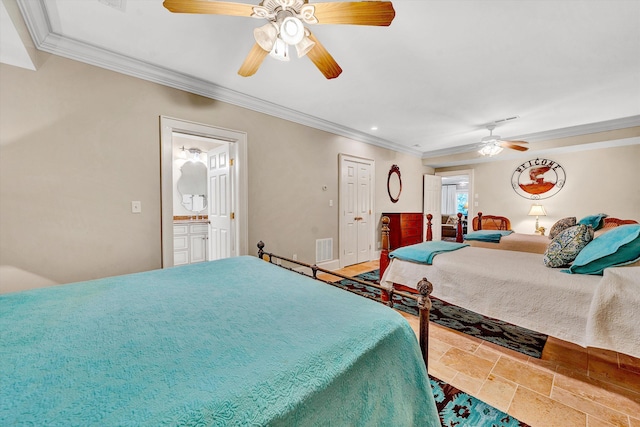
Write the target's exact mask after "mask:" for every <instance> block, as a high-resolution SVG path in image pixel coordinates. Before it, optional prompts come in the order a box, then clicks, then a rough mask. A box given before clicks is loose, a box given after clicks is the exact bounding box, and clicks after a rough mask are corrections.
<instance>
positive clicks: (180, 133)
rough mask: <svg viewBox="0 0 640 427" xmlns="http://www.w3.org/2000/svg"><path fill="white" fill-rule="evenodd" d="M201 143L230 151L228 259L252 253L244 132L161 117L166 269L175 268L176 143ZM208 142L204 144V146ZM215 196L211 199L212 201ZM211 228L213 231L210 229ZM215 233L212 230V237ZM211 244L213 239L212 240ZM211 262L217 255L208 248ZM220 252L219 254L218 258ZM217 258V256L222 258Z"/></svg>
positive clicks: (162, 198)
mask: <svg viewBox="0 0 640 427" xmlns="http://www.w3.org/2000/svg"><path fill="white" fill-rule="evenodd" d="M189 137H191V138H192V139H198V140H199V141H200V143H201V144H204V142H206V141H208V144H209V145H206V144H205V145H204V147H205V148H206V150H201V151H205V152H207V151H209V149H210V148H213V147H216V146H219V147H228V152H229V154H228V158H229V166H231V169H230V170H229V173H228V177H229V180H230V181H231V184H230V185H229V187H228V188H229V189H230V191H229V195H228V198H227V200H228V203H227V206H228V211H229V215H230V217H231V223H230V224H231V226H230V228H229V230H228V233H227V235H228V239H229V248H230V251H229V252H228V253H226V254H225V255H229V256H237V255H245V254H247V253H248V186H247V178H248V170H247V169H248V168H247V160H246V159H247V136H246V133H244V132H239V131H233V130H229V129H223V128H217V127H214V126H209V125H205V124H201V123H194V122H189V121H185V120H180V119H173V118H169V117H164V116H161V117H160V145H161V148H160V163H161V170H160V175H161V212H162V221H161V245H162V267H163V268H167V267H171V266H173V265H174V234H173V222H174V206H175V205H174V198H175V197H177V196H174V194H175V182H176V179H177V178H176V177H175V174H174V160H176V157H175V156H174V139H175V138H189ZM203 141H204V142H203ZM210 197H211V195H209V198H210ZM209 228H211V227H209ZM211 233H212V230H209V234H211ZM209 242H210V244H211V242H213V239H211V238H209ZM208 249H209V250H208V253H209V255H208V256H207V259H212V258H211V256H213V255H214V254H215V251H213V250H212V249H213V248H211V247H209V248H208ZM219 254H220V252H219V251H218V255H219ZM218 255H216V256H218Z"/></svg>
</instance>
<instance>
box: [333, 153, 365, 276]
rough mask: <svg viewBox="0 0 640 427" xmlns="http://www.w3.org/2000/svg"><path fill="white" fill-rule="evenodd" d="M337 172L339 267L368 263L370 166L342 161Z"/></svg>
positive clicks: (354, 161) (363, 163) (352, 161)
mask: <svg viewBox="0 0 640 427" xmlns="http://www.w3.org/2000/svg"><path fill="white" fill-rule="evenodd" d="M340 169H341V180H340V181H341V187H340V193H341V199H340V211H341V215H342V217H341V221H340V222H341V228H342V233H341V234H342V239H341V242H340V250H341V252H342V253H341V257H340V264H341V265H342V266H347V265H352V264H358V263H361V262H366V261H369V260H371V242H372V240H373V239H372V229H373V228H372V218H373V214H372V210H373V207H372V200H371V199H372V196H371V189H372V187H371V181H372V165H371V163H370V161H362V162H361V161H358V160H351V159H342V162H341V168H340Z"/></svg>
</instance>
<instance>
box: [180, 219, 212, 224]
mask: <svg viewBox="0 0 640 427" xmlns="http://www.w3.org/2000/svg"><path fill="white" fill-rule="evenodd" d="M173 223H174V224H209V220H208V219H206V218H205V219H174V220H173Z"/></svg>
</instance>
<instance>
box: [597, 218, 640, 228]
mask: <svg viewBox="0 0 640 427" xmlns="http://www.w3.org/2000/svg"><path fill="white" fill-rule="evenodd" d="M637 223H638V221H636V220H634V219H620V218H605V219H604V225H603V226H602V228H610V227H617V226H619V225H625V224H637Z"/></svg>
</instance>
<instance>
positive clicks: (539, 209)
mask: <svg viewBox="0 0 640 427" xmlns="http://www.w3.org/2000/svg"><path fill="white" fill-rule="evenodd" d="M534 215H535V217H536V231H538V229H539V228H540V227H539V224H538V218H539V217H541V216H547V212H546V211H545V210H544V207H543V206H542V205H538V204H533V205H531V209H530V210H529V216H534Z"/></svg>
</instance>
